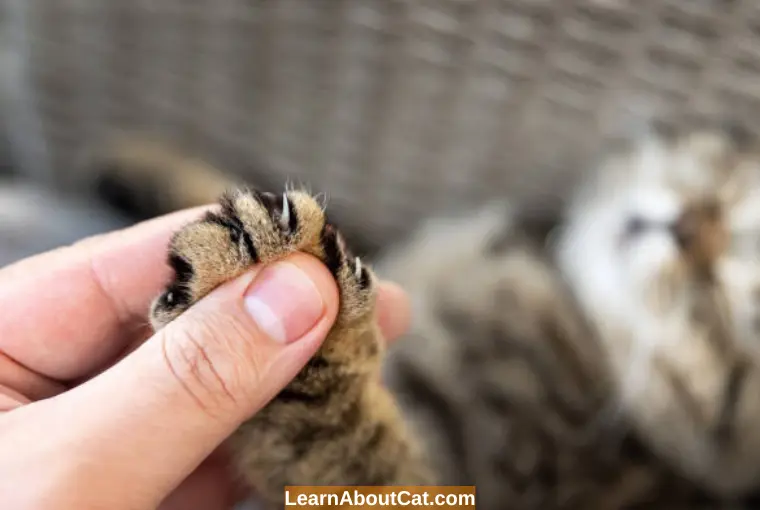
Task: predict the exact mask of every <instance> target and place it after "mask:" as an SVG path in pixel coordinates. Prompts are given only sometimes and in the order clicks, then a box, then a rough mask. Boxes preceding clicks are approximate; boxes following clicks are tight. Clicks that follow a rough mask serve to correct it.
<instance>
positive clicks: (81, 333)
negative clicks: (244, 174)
mask: <svg viewBox="0 0 760 510" xmlns="http://www.w3.org/2000/svg"><path fill="white" fill-rule="evenodd" d="M205 210H208V208H207V207H201V208H195V209H189V210H185V211H180V212H178V213H174V214H170V215H167V216H163V217H160V218H157V219H154V220H150V221H147V222H144V223H141V224H138V225H136V226H133V227H130V228H127V229H124V230H121V231H117V232H113V233H109V234H104V235H101V236H96V237H94V238H90V239H87V240H85V241H82V242H79V243H76V244H74V245H72V246H68V247H65V248H60V249H57V250H54V251H51V252H48V253H44V254H42V255H38V256H35V257H31V258H29V259H26V260H22V261H20V262H17V263H16V264H13V265H11V266H8V267H6V268H4V269H2V270H0V309H1V310H2V311H3V312H2V316H0V351H1V352H4V353H5V354H6V355H7V356H9V357H10V358H12V359H14V360H15V361H16V362H17V363H19V364H21V365H23V366H25V367H26V368H28V369H30V370H32V371H34V372H37V373H39V374H43V375H45V376H47V377H51V378H54V379H59V380H70V379H75V378H79V377H83V376H85V375H88V374H90V373H92V372H94V371H96V370H97V369H98V368H99V367H101V366H103V365H104V364H106V363H107V362H108V360H110V359H112V358H114V357H116V356H117V355H118V354H119V353H120V352H121V351H122V350H124V349H125V348H126V346H127V345H128V343H129V342H130V340H133V339H134V337H135V334H137V333H138V332H139V331H140V330H142V329H147V326H148V324H147V321H146V317H147V313H148V308H149V306H150V302H151V300H152V299H153V298H154V297H155V296H156V295H157V294H158V293H159V292H160V291H161V288H162V286H163V285H164V284H165V283H166V282H167V281H168V278H169V276H170V274H171V270H170V268H169V266H168V265H167V264H166V246H167V243H168V242H169V239H170V238H171V236H172V234H173V233H174V231H175V230H176V229H178V228H179V227H181V226H182V225H184V224H185V223H188V222H190V221H192V220H194V219H196V218H198V217H200V215H201V214H202V212H203V211H205Z"/></svg>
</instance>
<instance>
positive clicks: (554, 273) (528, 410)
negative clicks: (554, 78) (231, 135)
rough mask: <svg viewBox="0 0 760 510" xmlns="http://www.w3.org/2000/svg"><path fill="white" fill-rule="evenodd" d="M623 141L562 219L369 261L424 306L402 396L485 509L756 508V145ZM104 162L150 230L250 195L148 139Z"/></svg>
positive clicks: (435, 238) (527, 214) (549, 212)
mask: <svg viewBox="0 0 760 510" xmlns="http://www.w3.org/2000/svg"><path fill="white" fill-rule="evenodd" d="M608 149H610V150H609V151H608V152H609V153H608V154H605V157H604V158H603V162H602V163H600V164H599V166H598V167H596V168H594V169H593V171H590V172H589V175H588V176H587V178H586V179H584V180H583V181H582V183H581V185H580V187H579V190H578V191H577V192H576V193H573V194H572V196H570V197H569V199H568V206H567V207H564V208H561V209H559V210H554V209H551V208H544V207H541V204H538V205H539V207H536V208H522V207H519V206H517V205H515V204H510V203H508V202H506V201H505V202H504V203H498V204H494V205H493V206H492V207H488V208H485V209H483V210H482V211H480V212H476V213H473V214H472V215H470V216H465V217H461V218H458V219H438V220H435V221H433V222H431V223H430V224H429V225H428V226H427V227H425V228H423V229H421V230H420V231H419V232H418V233H417V234H416V235H415V236H414V237H413V238H412V239H410V240H409V241H408V242H406V243H403V244H400V245H398V246H394V247H389V249H388V250H387V253H386V254H385V255H384V256H382V257H379V258H378V259H377V260H376V261H375V262H376V264H375V267H376V270H377V272H378V273H379V275H380V276H382V277H387V278H391V279H393V280H395V281H397V282H399V283H400V284H401V285H403V286H404V287H405V288H406V289H407V290H408V291H409V292H410V294H411V296H412V300H413V303H414V322H413V326H412V330H411V331H410V333H409V335H408V336H409V338H407V339H406V340H402V341H400V342H398V344H397V345H396V346H395V347H394V348H392V349H391V352H390V355H389V356H388V358H387V360H386V364H385V365H386V366H385V370H386V378H387V382H388V385H389V386H390V388H392V389H393V391H394V392H395V395H396V396H397V398H398V399H399V401H400V402H401V404H402V407H403V408H404V410H405V415H406V417H407V418H408V421H409V422H410V423H411V424H412V425H414V426H415V427H417V428H418V429H420V430H422V431H424V434H423V436H424V437H425V443H426V447H427V450H428V452H429V453H430V454H431V455H432V456H433V459H434V462H433V466H434V468H435V469H436V471H437V472H438V474H439V476H440V479H441V481H442V482H444V483H450V484H476V485H477V488H478V489H477V490H478V506H479V507H480V508H486V509H490V508H494V509H495V508H505V507H506V508H515V509H532V508H542V509H546V508H556V509H560V508H562V509H565V508H567V509H569V508H582V509H590V508H596V509H618V508H668V509H670V508H729V507H732V506H731V505H734V504H736V505H739V506H741V505H750V503H751V500H752V495H753V494H754V493H755V491H756V490H757V489H758V485H759V484H760V399H758V398H757V395H758V394H759V393H760V351H759V349H758V345H760V344H759V343H758V340H759V339H760V330H759V329H758V328H760V316H759V315H758V313H760V257H759V256H758V250H759V249H760V205H759V204H760V145H759V144H758V141H757V139H756V138H755V136H754V135H753V134H752V133H750V132H748V131H747V130H744V129H740V128H730V129H729V128H723V127H705V128H699V129H695V128H689V129H685V130H677V129H676V130H653V132H652V133H650V134H649V135H647V136H644V137H642V138H641V139H638V140H636V141H635V142H633V143H629V144H625V145H624V146H622V147H615V148H614V150H613V149H612V148H608ZM103 154H104V155H105V156H104V157H102V158H101V159H100V160H99V162H98V164H97V165H96V166H95V168H97V169H98V171H97V172H96V173H95V174H94V175H95V176H96V179H95V181H96V182H97V188H98V189H99V191H100V193H101V194H102V195H103V196H106V197H107V198H110V200H111V201H112V202H113V203H117V204H120V205H121V206H122V207H127V208H129V209H132V212H133V213H139V214H140V215H141V216H150V215H153V214H158V213H161V212H167V211H170V210H173V209H177V208H182V207H188V206H192V205H198V204H202V203H207V202H212V201H213V200H214V199H215V198H216V196H217V195H218V194H219V192H220V191H221V190H222V189H225V188H228V187H236V186H237V183H235V182H232V181H231V180H228V178H227V177H226V176H225V175H224V173H223V172H220V171H218V170H216V169H214V168H212V167H209V166H208V165H206V164H204V163H201V162H199V161H197V160H194V159H190V158H187V157H186V156H184V155H183V154H180V153H174V152H171V151H170V150H167V149H165V148H162V147H159V146H154V145H151V144H150V143H143V142H141V143H136V144H132V143H127V144H123V145H119V146H118V147H117V148H116V149H115V150H111V151H105V152H104V153H103ZM283 207H284V206H283ZM245 228H248V227H245ZM245 228H244V230H245ZM219 249H220V250H222V249H223V247H222V246H220V248H219Z"/></svg>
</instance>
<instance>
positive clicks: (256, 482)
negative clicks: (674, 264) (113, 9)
mask: <svg viewBox="0 0 760 510" xmlns="http://www.w3.org/2000/svg"><path fill="white" fill-rule="evenodd" d="M284 197H287V201H283V199H284ZM294 251H302V252H305V253H310V254H312V255H315V256H316V257H319V258H320V259H322V260H323V261H324V262H325V263H326V264H327V266H328V267H329V268H330V269H331V271H332V272H333V274H334V275H335V278H336V280H337V282H338V285H339V288H340V296H341V307H340V311H339V314H338V318H337V321H336V324H335V326H334V327H333V329H332V330H331V331H330V334H329V336H328V338H327V340H326V341H325V343H324V344H323V346H322V347H321V349H320V351H319V352H318V353H317V355H316V356H315V357H314V358H313V359H312V360H311V361H310V362H309V364H308V365H307V366H306V367H305V368H304V369H303V370H302V371H301V372H300V373H299V374H298V376H297V377H296V378H295V379H294V380H293V381H292V382H291V383H290V384H289V385H288V387H286V388H285V389H284V390H283V391H282V392H280V393H279V394H278V395H277V396H276V397H275V398H274V400H272V401H271V402H270V403H269V404H268V405H267V406H266V407H265V408H264V409H263V410H261V411H260V412H259V413H257V414H256V416H254V417H253V418H251V419H250V420H249V421H248V422H246V423H245V424H244V425H243V426H242V427H241V428H240V429H239V430H238V431H237V432H236V433H235V434H234V436H233V438H232V452H233V456H234V460H235V464H236V465H237V467H238V469H239V471H240V473H241V475H242V476H243V477H244V479H245V481H246V482H248V483H249V484H251V485H252V486H253V487H255V488H256V491H257V493H259V494H261V495H262V496H264V497H265V498H266V500H267V501H268V502H269V503H270V504H272V505H273V506H276V505H279V504H282V503H283V500H282V498H283V494H284V492H283V488H284V487H285V486H286V485H335V484H339V485H415V484H423V483H425V482H429V481H430V478H429V475H428V473H427V469H426V467H425V465H424V463H423V460H422V458H421V454H420V452H418V451H417V444H416V441H414V440H413V437H412V435H411V433H410V431H408V430H407V427H406V425H405V424H404V422H403V420H402V419H401V416H400V414H399V411H398V409H397V407H396V404H395V402H394V400H393V398H392V397H391V396H390V394H389V393H388V391H387V390H385V389H384V388H383V387H382V386H381V384H380V374H379V369H380V359H381V352H382V341H381V338H380V334H379V332H378V329H377V326H376V323H375V315H374V302H375V280H374V277H373V276H372V274H371V272H370V270H369V269H368V268H367V267H366V266H363V265H360V264H359V263H358V259H356V258H355V257H353V256H352V255H351V253H350V252H349V251H348V249H347V248H346V247H345V246H344V244H343V241H342V239H341V237H340V234H339V233H338V232H337V231H336V230H335V228H334V227H333V226H332V225H330V224H329V223H326V219H325V215H324V212H323V211H322V209H321V207H320V206H319V204H318V203H317V202H316V201H315V200H314V199H313V198H312V197H310V196H309V195H307V194H306V193H303V192H299V191H289V192H286V193H285V194H284V195H283V196H278V197H275V196H274V195H270V194H267V193H259V192H256V191H248V190H238V191H234V192H231V193H230V194H228V195H226V196H225V198H224V199H223V200H222V208H221V211H220V212H214V213H210V214H209V215H208V216H207V217H206V218H204V219H203V220H200V221H198V222H196V223H193V224H191V225H188V226H187V227H185V228H183V229H182V230H180V231H179V232H178V233H177V234H176V235H175V236H174V239H173V240H172V242H171V246H170V263H172V264H173V265H174V266H175V269H177V279H176V280H175V281H174V282H172V283H171V284H170V285H169V288H168V290H167V292H166V293H164V294H163V295H162V296H161V297H159V298H158V299H157V300H156V301H155V303H154V305H153V308H152V313H151V318H152V321H153V324H154V326H155V328H156V329H159V328H161V327H162V326H164V325H166V324H167V323H168V322H170V321H171V320H172V319H174V318H176V317H177V316H178V315H180V314H181V313H182V312H183V311H184V310H186V309H187V308H188V307H189V306H190V305H192V304H193V303H194V302H195V301H197V300H198V299H200V298H202V297H203V296H204V295H206V294H207V293H208V292H210V291H211V290H212V289H214V288H215V287H216V286H218V285H219V284H221V283H222V282H224V281H226V280H229V279H230V278H233V277H235V276H237V275H239V274H241V273H242V272H243V271H245V270H246V268H248V267H249V266H251V265H252V264H257V263H263V264H266V263H270V262H272V261H274V260H277V259H280V258H282V257H284V256H285V255H287V254H288V253H291V252H294Z"/></svg>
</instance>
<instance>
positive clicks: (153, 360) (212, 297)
mask: <svg viewBox="0 0 760 510" xmlns="http://www.w3.org/2000/svg"><path fill="white" fill-rule="evenodd" d="M337 309H338V291H337V286H336V284H335V282H334V280H333V279H332V276H331V275H330V273H329V271H328V270H327V268H326V267H325V266H323V265H322V264H321V263H320V262H319V261H318V260H317V259H315V258H313V257H311V256H308V255H304V254H296V255H292V256H291V257H289V258H288V259H286V260H284V261H281V262H276V263H274V264H272V265H270V266H268V267H264V268H261V267H259V268H254V269H253V270H252V271H251V272H249V273H247V274H245V275H243V276H241V277H239V278H237V279H236V280H233V281H231V282H228V283H227V284H225V285H223V286H221V287H220V288H218V289H217V290H215V291H214V292H212V293H211V294H209V295H208V296H207V297H205V298H204V299H202V300H200V301H199V302H198V303H196V304H195V305H194V306H193V307H191V308H190V309H189V310H188V311H186V312H185V313H184V314H183V315H181V316H180V317H179V318H177V319H176V320H175V321H173V322H172V323H170V324H169V325H167V326H166V327H165V328H164V329H162V330H161V331H159V332H158V333H157V334H156V335H154V336H153V338H151V339H150V340H148V341H147V342H146V343H145V344H144V345H142V346H141V347H140V348H138V349H137V350H136V351H135V352H134V353H132V354H131V355H129V356H128V357H126V358H125V359H124V360H123V361H122V362H120V363H118V364H117V365H115V366H114V367H113V368H111V369H110V370H108V371H106V372H104V373H103V374H101V375H100V376H98V377H96V378H94V379H92V380H91V381H89V382H87V383H85V384H84V385H82V386H80V387H78V388H77V389H75V390H73V391H71V392H69V393H67V394H64V395H62V396H61V397H60V398H58V399H53V401H55V402H52V401H51V404H53V405H55V406H57V407H58V408H59V410H60V411H61V412H63V413H65V415H66V416H68V418H67V426H66V431H63V433H64V434H66V436H68V437H66V440H65V442H66V443H67V444H74V445H76V452H75V455H76V456H77V457H78V458H79V460H80V462H78V463H77V467H76V471H77V472H76V476H77V478H81V477H84V479H85V480H87V487H88V491H87V492H89V494H90V495H93V494H103V495H107V498H108V501H107V502H106V501H103V502H102V503H103V504H105V503H108V505H110V506H107V507H108V508H126V507H129V508H135V507H142V505H143V504H145V505H147V506H150V505H155V504H157V503H158V502H159V501H160V500H161V499H162V498H163V497H164V496H165V495H166V494H168V493H169V492H170V491H171V490H172V489H173V488H174V487H175V486H176V485H178V484H179V483H180V482H181V481H182V479H184V478H185V477H186V476H187V475H188V474H189V473H191V472H192V471H193V470H194V469H195V468H196V467H197V466H198V465H199V464H200V462H201V461H202V460H203V459H204V458H205V457H206V456H208V455H209V454H210V453H211V452H212V451H213V450H214V448H216V447H217V446H218V445H219V444H220V443H221V442H222V441H224V439H225V438H227V437H228V436H229V435H230V434H231V433H232V432H233V431H234V430H235V429H236V428H237V427H238V426H239V425H240V424H241V423H242V422H243V421H244V420H246V419H247V418H248V417H250V416H251V415H252V414H254V413H255V412H256V411H257V410H259V409H260V408H262V407H263V406H264V405H266V403H267V402H268V401H269V400H270V399H271V398H272V397H273V396H274V395H275V394H276V393H277V392H279V391H280V390H281V389H282V388H283V387H284V386H285V385H287V383H288V382H289V381H290V380H291V379H292V378H293V377H295V375H296V374H297V373H298V371H299V370H300V369H301V368H302V367H303V366H304V365H305V363H306V362H307V361H308V359H309V358H310V357H311V356H312V355H313V354H314V353H315V352H316V350H317V349H318V348H319V345H320V344H321V342H322V341H323V340H324V338H325V337H326V335H327V333H328V331H329V329H330V328H331V326H332V324H333V322H334V320H335V317H336V315H337ZM72 422H73V423H72ZM124 480H129V483H128V484H124ZM93 483H97V484H103V485H104V486H102V487H99V488H98V489H97V490H93ZM136 487H140V490H139V491H135V488H136ZM138 492H139V494H138ZM135 498H139V499H140V501H135ZM88 503H90V504H93V503H94V502H88ZM99 503H100V502H99ZM96 506H97V505H96ZM105 507H106V506H104V507H103V508H105ZM98 508H100V506H98Z"/></svg>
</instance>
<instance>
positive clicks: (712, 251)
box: [558, 130, 760, 492]
mask: <svg viewBox="0 0 760 510" xmlns="http://www.w3.org/2000/svg"><path fill="white" fill-rule="evenodd" d="M754 149H755V146H754V143H753V142H752V140H751V138H749V137H747V136H742V137H737V136H732V135H730V134H729V133H728V132H727V131H723V130H705V131H693V132H689V133H685V134H678V135H672V136H664V135H663V136H653V137H650V138H648V139H646V140H643V141H642V142H641V143H639V144H637V145H636V146H635V147H633V148H632V149H630V150H626V151H625V152H624V153H621V154H618V155H616V156H614V157H612V158H610V159H609V160H608V162H607V163H606V164H604V165H602V166H601V167H600V169H599V172H598V175H597V176H596V177H595V179H593V180H592V181H590V182H589V183H588V184H587V185H586V186H585V188H584V190H583V191H582V193H580V194H579V195H578V197H577V200H576V201H575V202H574V206H573V207H571V209H570V213H569V219H568V222H567V226H566V228H565V230H564V232H563V233H562V235H561V238H560V243H559V249H558V262H559V265H560V267H561V269H562V271H563V274H564V276H565V277H566V278H567V280H568V281H569V283H570V285H571V286H572V288H573V289H574V291H575V293H576V295H577V298H578V300H579V301H580V303H581V305H582V306H583V308H584V309H585V311H586V313H587V315H588V316H589V318H590V319H591V322H592V323H593V324H594V326H595V327H596V329H597V331H598V333H599V337H600V339H601V341H602V343H603V345H604V347H605V349H606V352H607V354H608V356H609V360H610V367H611V371H612V374H613V380H615V381H616V383H617V386H618V391H619V402H620V405H621V407H622V411H623V412H625V413H626V414H628V415H630V417H631V419H632V420H633V422H634V423H635V424H636V426H637V427H639V429H640V432H641V433H642V435H643V436H645V438H647V439H648V440H649V441H650V442H651V444H652V446H653V447H654V448H655V450H657V451H658V452H659V453H660V454H661V455H662V456H664V457H665V458H668V459H670V460H671V461H672V462H673V463H674V464H675V465H676V466H678V467H680V468H681V469H682V470H683V471H684V472H685V473H686V474H687V475H689V476H692V477H696V478H697V479H700V480H701V481H703V482H704V483H707V484H708V485H709V486H711V487H713V488H715V489H716V490H719V491H722V492H739V491H742V490H745V489H749V488H752V487H753V486H760V405H758V402H760V377H758V375H757V372H758V369H757V367H758V365H760V155H759V154H760V153H755V152H753V151H754Z"/></svg>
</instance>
